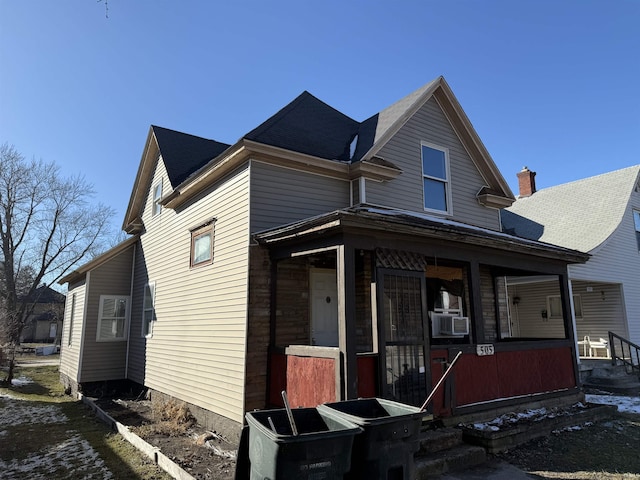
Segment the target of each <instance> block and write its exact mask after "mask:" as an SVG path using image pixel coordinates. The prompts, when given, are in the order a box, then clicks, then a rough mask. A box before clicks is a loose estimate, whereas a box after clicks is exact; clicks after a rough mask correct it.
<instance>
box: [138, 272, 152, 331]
mask: <svg viewBox="0 0 640 480" xmlns="http://www.w3.org/2000/svg"><path fill="white" fill-rule="evenodd" d="M147 289H148V290H150V291H151V308H148V307H147V306H146V305H147ZM147 312H150V313H151V320H149V321H148V322H147ZM155 320H156V282H149V283H147V284H146V285H145V286H144V295H143V297H142V330H141V332H140V333H141V335H142V336H143V337H144V338H151V337H152V336H153V323H154V322H155ZM147 323H148V325H149V326H148V328H147V329H145V326H146V325H147Z"/></svg>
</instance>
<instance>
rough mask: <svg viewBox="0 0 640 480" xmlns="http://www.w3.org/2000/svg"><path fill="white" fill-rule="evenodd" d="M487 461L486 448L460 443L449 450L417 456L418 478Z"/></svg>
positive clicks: (425, 478) (427, 477)
mask: <svg viewBox="0 0 640 480" xmlns="http://www.w3.org/2000/svg"><path fill="white" fill-rule="evenodd" d="M486 461H487V453H486V451H485V449H484V448H482V447H477V446H474V445H458V446H456V447H453V448H450V449H448V450H443V451H439V452H435V453H432V454H429V455H423V456H419V457H416V459H415V467H416V470H415V474H416V477H415V478H416V480H427V479H429V478H431V477H433V476H434V475H441V474H443V473H447V472H453V471H460V470H465V469H467V468H470V467H473V466H476V465H480V464H482V463H484V462H486Z"/></svg>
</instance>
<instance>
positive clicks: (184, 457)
mask: <svg viewBox="0 0 640 480" xmlns="http://www.w3.org/2000/svg"><path fill="white" fill-rule="evenodd" d="M94 402H95V403H96V405H98V406H99V407H100V408H101V409H102V410H104V411H105V412H106V413H108V414H109V415H110V416H111V417H112V418H114V419H115V420H117V421H119V422H120V423H122V424H123V425H127V426H129V427H132V428H131V430H132V431H133V432H135V433H136V434H137V435H138V436H140V437H141V438H143V439H144V440H146V441H147V442H148V443H150V444H151V445H153V446H156V447H158V448H160V451H161V452H162V453H164V454H165V455H166V456H167V457H169V458H170V459H171V460H173V461H174V462H175V463H177V464H178V465H180V467H182V468H183V469H184V470H185V471H186V472H188V473H189V474H190V475H192V476H193V477H195V478H196V479H198V480H232V479H233V478H234V477H235V469H236V461H235V457H236V449H237V445H233V444H231V443H229V442H227V441H226V440H225V439H224V438H222V437H221V436H220V435H218V434H217V433H216V432H210V431H207V430H205V429H203V428H201V427H199V426H198V425H197V424H193V423H191V422H186V423H178V424H176V423H175V422H173V421H168V420H167V419H166V418H163V412H162V409H159V408H158V406H157V405H152V404H151V402H150V401H149V400H141V399H94ZM175 416H176V415H174V417H175ZM178 416H179V415H178Z"/></svg>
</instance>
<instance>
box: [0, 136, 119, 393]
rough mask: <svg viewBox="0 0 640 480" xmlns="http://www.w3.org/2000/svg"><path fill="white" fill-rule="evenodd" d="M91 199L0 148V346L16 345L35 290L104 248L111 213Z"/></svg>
mask: <svg viewBox="0 0 640 480" xmlns="http://www.w3.org/2000/svg"><path fill="white" fill-rule="evenodd" d="M93 194H94V192H93V188H92V186H91V185H89V184H88V183H87V182H86V181H85V179H84V178H83V177H81V176H75V177H70V178H65V177H63V176H62V175H61V174H60V171H59V168H58V167H57V166H56V165H55V164H54V163H47V162H43V161H42V160H40V161H35V160H31V161H27V160H25V158H24V157H23V156H22V155H21V154H20V153H19V152H17V151H16V149H15V148H14V147H13V146H9V145H7V144H4V145H2V146H0V346H1V345H2V344H8V345H9V346H13V347H14V348H15V345H17V343H18V342H19V340H20V334H21V333H22V330H23V329H24V327H25V324H26V321H27V319H28V317H29V315H30V313H31V312H32V311H33V308H34V306H35V303H37V298H35V295H36V292H37V289H38V287H40V286H42V285H43V284H44V285H46V286H50V285H52V284H53V283H54V282H57V281H58V280H59V279H60V278H62V277H63V276H64V275H65V274H66V273H67V272H69V271H70V270H71V269H72V268H74V267H75V266H77V264H78V263H80V262H82V261H86V260H88V259H90V258H92V257H93V256H95V255H97V254H98V253H100V252H101V251H103V250H104V249H105V247H106V246H107V244H108V237H109V221H110V219H111V218H112V217H113V210H112V209H111V208H109V207H107V206H104V205H101V204H97V205H94V204H92V203H90V199H91V197H92V196H93ZM12 375H13V370H12V364H11V363H10V372H9V379H8V381H9V382H10V381H11V377H12Z"/></svg>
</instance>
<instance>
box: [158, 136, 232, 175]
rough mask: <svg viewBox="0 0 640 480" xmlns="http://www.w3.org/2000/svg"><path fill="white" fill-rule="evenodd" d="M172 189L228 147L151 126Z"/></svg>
mask: <svg viewBox="0 0 640 480" xmlns="http://www.w3.org/2000/svg"><path fill="white" fill-rule="evenodd" d="M151 128H153V133H154V135H155V137H156V140H157V141H158V148H159V149H160V154H161V155H162V159H163V161H164V165H165V168H166V169H167V175H168V176H169V181H170V182H171V185H172V186H173V187H176V186H177V185H179V184H180V183H182V182H183V181H184V180H185V179H186V178H187V177H188V176H189V175H191V174H192V173H193V172H195V171H196V170H198V169H199V168H200V167H203V166H204V165H205V164H206V163H207V162H208V161H209V160H211V159H213V158H215V157H217V156H218V155H220V154H221V153H222V152H224V151H225V150H226V149H227V148H229V147H230V145H228V144H226V143H221V142H216V141H215V140H208V139H206V138H202V137H196V136H195V135H189V134H187V133H182V132H176V131H175V130H169V129H168V128H162V127H157V126H155V125H152V126H151Z"/></svg>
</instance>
